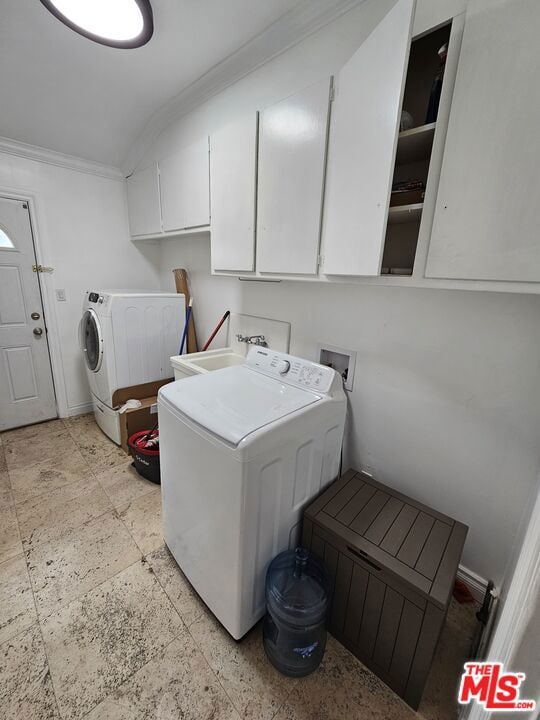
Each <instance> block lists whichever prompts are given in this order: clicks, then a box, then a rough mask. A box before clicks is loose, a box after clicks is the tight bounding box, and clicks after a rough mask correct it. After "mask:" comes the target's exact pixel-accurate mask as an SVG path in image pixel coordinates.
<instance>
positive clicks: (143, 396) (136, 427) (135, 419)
mask: <svg viewBox="0 0 540 720" xmlns="http://www.w3.org/2000/svg"><path fill="white" fill-rule="evenodd" d="M173 381H174V378H167V380H156V381H155V382H150V383H144V384H142V385H133V386H132V387H127V388H121V389H120V390H116V391H115V392H114V393H113V398H112V400H113V406H114V407H120V406H122V405H123V404H124V403H125V402H127V401H128V400H139V402H140V403H141V407H139V408H134V409H131V410H126V411H125V412H123V413H120V416H119V417H120V444H121V446H122V449H123V450H125V451H126V452H128V444H127V441H128V438H129V437H131V435H133V433H136V432H139V431H140V430H151V429H152V428H153V427H154V425H155V424H156V423H157V419H158V416H157V414H155V413H152V412H151V408H152V405H154V404H155V403H156V402H157V393H158V390H159V388H160V387H161V386H162V385H166V384H167V383H170V382H173Z"/></svg>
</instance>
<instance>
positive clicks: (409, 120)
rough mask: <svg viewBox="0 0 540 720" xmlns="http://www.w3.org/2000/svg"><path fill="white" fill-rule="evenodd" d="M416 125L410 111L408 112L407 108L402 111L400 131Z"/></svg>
mask: <svg viewBox="0 0 540 720" xmlns="http://www.w3.org/2000/svg"><path fill="white" fill-rule="evenodd" d="M412 127H414V118H413V116H412V115H411V113H410V112H407V111H406V110H402V111H401V120H400V121H399V129H400V131H403V130H410V128H412Z"/></svg>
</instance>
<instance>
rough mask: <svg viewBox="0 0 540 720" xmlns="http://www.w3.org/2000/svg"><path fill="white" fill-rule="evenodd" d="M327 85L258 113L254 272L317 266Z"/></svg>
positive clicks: (310, 271) (311, 271)
mask: <svg viewBox="0 0 540 720" xmlns="http://www.w3.org/2000/svg"><path fill="white" fill-rule="evenodd" d="M329 98H330V81H329V80H328V79H327V80H324V81H322V82H318V83H316V84H315V85H311V86H310V87H308V88H306V89H305V90H302V91H300V92H298V93H295V94H294V95H291V96H290V97H288V98H286V99H285V100H282V101H281V102H278V103H276V104H275V105H272V106H270V107H268V108H266V109H265V110H263V111H262V112H261V116H260V127H259V172H258V192H257V269H258V270H259V271H260V272H266V273H279V274H284V273H290V274H297V275H315V274H316V273H317V267H318V256H319V241H320V225H321V205H322V194H323V187H324V169H325V158H326V136H327V127H328V108H329Z"/></svg>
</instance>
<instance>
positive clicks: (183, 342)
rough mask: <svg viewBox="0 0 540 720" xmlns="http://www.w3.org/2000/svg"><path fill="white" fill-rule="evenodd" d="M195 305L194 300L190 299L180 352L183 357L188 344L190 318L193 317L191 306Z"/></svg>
mask: <svg viewBox="0 0 540 720" xmlns="http://www.w3.org/2000/svg"><path fill="white" fill-rule="evenodd" d="M192 305H193V298H190V299H189V305H188V309H187V313H186V323H185V325H184V332H183V333H182V342H181V343H180V352H179V353H178V354H179V355H182V353H183V352H184V344H185V342H186V335H187V329H188V325H189V318H190V317H191V306H192Z"/></svg>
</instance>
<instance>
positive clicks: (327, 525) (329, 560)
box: [302, 470, 467, 709]
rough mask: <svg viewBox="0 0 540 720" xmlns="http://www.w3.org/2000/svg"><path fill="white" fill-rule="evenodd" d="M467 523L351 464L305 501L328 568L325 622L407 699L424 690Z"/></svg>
mask: <svg viewBox="0 0 540 720" xmlns="http://www.w3.org/2000/svg"><path fill="white" fill-rule="evenodd" d="M466 535H467V527H466V526H465V525H463V524H462V523H460V522H457V521H456V520H453V519H452V518H450V517H447V516H446V515H442V514H441V513H439V512H437V511H435V510H432V509H431V508H428V507H426V506H425V505H422V504H421V503H419V502H416V501H415V500H411V498H408V497H406V496H405V495H402V494H400V493H398V492H396V491H395V490H392V489H391V488H389V487H387V486H386V485H382V484H381V483H379V482H377V481H376V480H374V479H373V478H372V477H370V476H369V475H365V474H363V473H358V472H356V471H354V470H348V471H347V472H346V473H345V474H344V475H342V476H341V478H339V479H338V480H336V482H334V483H332V485H330V487H329V488H327V490H326V491H325V492H323V493H322V494H321V495H320V496H319V497H318V498H317V499H316V500H315V502H313V503H312V504H311V505H310V506H309V507H308V508H307V510H306V512H305V514H304V525H303V535H302V541H303V544H304V545H305V546H306V547H308V548H310V549H311V551H312V552H313V553H314V554H315V555H317V556H318V557H319V558H320V559H321V560H322V561H323V562H324V564H325V566H326V567H327V569H328V571H329V572H330V574H331V576H332V581H333V596H332V604H331V608H330V613H329V620H328V629H329V630H330V632H331V633H332V634H333V635H334V636H335V637H336V638H337V639H338V640H340V641H341V642H342V643H343V644H344V645H345V646H346V647H348V648H349V649H350V650H351V651H352V652H353V653H354V654H355V655H356V656H357V657H358V658H359V659H360V660H361V661H362V662H363V663H364V664H365V665H366V666H367V667H369V668H370V669H371V670H372V671H373V672H374V673H376V674H377V675H378V676H379V677H380V678H381V679H382V680H384V682H386V683H387V684H388V685H389V686H390V687H391V688H392V689H393V690H394V691H395V692H396V693H397V694H398V695H400V696H401V697H402V698H403V699H404V700H405V701H406V702H407V703H408V704H409V705H410V706H411V707H413V708H415V709H416V708H417V707H418V705H419V703H420V698H421V697H422V692H423V689H424V685H425V682H426V679H427V675H428V673H429V670H430V667H431V662H432V659H433V654H434V652H435V648H436V646H437V641H438V639H439V635H440V632H441V629H442V627H443V625H444V620H445V618H446V613H447V610H448V605H449V603H450V598H451V596H452V589H453V585H454V580H455V577H456V572H457V568H458V564H459V559H460V557H461V551H462V549H463V544H464V542H465V537H466Z"/></svg>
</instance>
